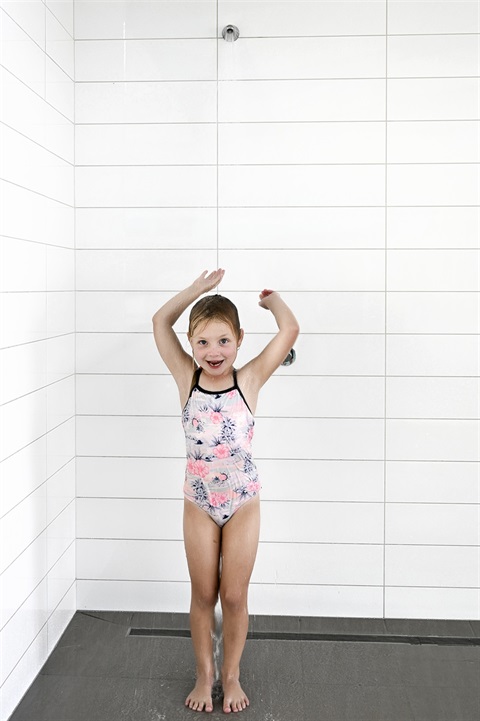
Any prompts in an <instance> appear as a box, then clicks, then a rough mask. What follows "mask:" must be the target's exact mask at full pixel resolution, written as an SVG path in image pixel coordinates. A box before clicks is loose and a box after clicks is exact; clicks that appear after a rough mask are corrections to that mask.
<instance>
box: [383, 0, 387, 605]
mask: <svg viewBox="0 0 480 721" xmlns="http://www.w3.org/2000/svg"><path fill="white" fill-rule="evenodd" d="M384 220H385V258H384V273H385V278H384V283H385V297H384V322H385V325H384V383H383V403H384V419H383V568H382V573H383V593H382V604H383V610H382V613H383V617H384V618H385V616H386V603H387V600H386V573H387V559H386V543H387V540H386V536H387V363H388V355H387V338H388V316H387V309H388V303H387V299H388V283H387V277H388V0H386V2H385V218H384Z"/></svg>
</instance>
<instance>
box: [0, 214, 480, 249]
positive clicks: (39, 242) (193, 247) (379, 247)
mask: <svg viewBox="0 0 480 721" xmlns="http://www.w3.org/2000/svg"><path fill="white" fill-rule="evenodd" d="M382 210H384V208H383V209H382ZM2 237H3V238H11V239H12V240H22V241H23V240H25V241H28V240H29V239H28V238H16V237H14V236H11V235H4V236H2ZM30 242H32V243H37V244H38V245H45V246H47V245H50V246H52V247H55V248H64V249H65V250H71V246H64V245H58V246H57V245H55V244H53V243H44V242H42V241H35V240H32V241H30ZM152 250H153V251H156V252H163V251H165V252H175V253H178V252H182V251H185V252H192V251H204V252H214V251H215V250H216V248H215V247H205V248H200V247H198V246H191V247H188V246H182V247H179V248H175V247H174V246H171V247H169V246H163V247H155V248H154V247H151V246H150V247H147V246H145V247H141V246H138V247H135V248H127V247H125V246H105V247H103V248H102V247H93V246H92V247H88V246H83V247H78V246H77V248H76V251H77V253H78V252H91V251H102V252H105V251H112V252H141V253H144V252H146V251H152ZM272 250H273V251H275V252H276V253H279V252H280V253H281V252H290V253H292V252H299V251H300V252H322V251H325V252H331V251H334V252H337V251H340V252H345V253H348V252H351V251H353V252H355V251H362V252H363V251H366V250H377V251H380V252H383V253H384V252H385V251H386V252H387V253H388V252H389V251H395V252H409V253H410V252H417V251H420V252H433V253H438V252H443V251H452V252H456V251H460V252H473V253H478V252H479V249H478V248H476V247H475V246H464V247H462V246H458V247H457V248H453V247H446V246H445V247H444V246H438V247H429V246H425V247H423V248H422V247H416V248H414V247H410V248H407V247H403V246H398V247H395V246H389V247H385V246H384V245H383V246H381V245H371V246H363V247H362V246H339V247H335V246H323V247H318V246H310V247H309V246H299V247H298V248H297V247H293V246H260V247H259V246H255V247H251V248H248V247H247V248H246V247H243V248H242V247H240V246H239V247H235V246H228V247H221V248H219V251H220V253H238V252H242V253H256V252H271V251H272Z"/></svg>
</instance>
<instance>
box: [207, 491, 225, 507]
mask: <svg viewBox="0 0 480 721" xmlns="http://www.w3.org/2000/svg"><path fill="white" fill-rule="evenodd" d="M225 503H228V495H227V494H226V493H212V494H211V496H210V505H211V506H213V507H214V508H219V507H220V506H223V505H224V504H225Z"/></svg>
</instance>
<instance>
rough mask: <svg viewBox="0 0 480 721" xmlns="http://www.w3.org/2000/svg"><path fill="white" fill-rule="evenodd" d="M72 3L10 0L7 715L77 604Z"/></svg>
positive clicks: (2, 129) (5, 69)
mask: <svg viewBox="0 0 480 721" xmlns="http://www.w3.org/2000/svg"><path fill="white" fill-rule="evenodd" d="M60 6H62V7H61V8H60ZM57 12H58V14H57ZM69 12H70V15H71V14H72V12H73V1H70V2H65V3H58V2H49V3H47V4H46V3H44V2H43V1H42V0H36V1H32V2H28V3H25V2H2V3H1V4H0V31H1V55H0V83H1V87H2V92H1V93H0V99H1V100H0V119H1V125H0V133H1V139H2V140H1V143H2V146H1V152H0V157H1V161H0V178H1V181H0V182H1V189H0V206H1V207H0V218H1V227H0V235H1V238H0V248H1V267H2V270H1V279H0V285H1V288H0V289H1V304H2V333H1V346H0V366H1V392H0V404H1V405H0V413H1V415H2V443H1V449H2V452H1V457H0V473H1V481H0V533H1V547H2V552H1V565H0V571H1V580H0V584H1V587H2V596H1V621H0V635H1V648H2V652H1V667H2V672H1V690H0V707H1V714H0V715H1V719H2V721H4V720H5V719H7V718H8V716H9V715H10V714H11V712H12V711H13V709H14V708H15V706H16V704H17V703H18V701H19V700H20V698H21V696H22V695H23V693H24V691H25V690H26V689H27V688H28V686H29V685H30V683H31V681H32V680H33V678H34V676H35V675H36V674H37V673H38V671H39V670H40V668H41V667H42V665H43V663H44V662H45V660H46V658H47V656H48V654H49V652H50V651H51V650H52V648H53V646H54V644H55V643H56V641H57V640H58V638H59V636H60V635H61V633H62V632H63V630H64V629H65V627H66V625H67V624H68V622H69V620H70V618H71V616H72V614H73V612H74V611H75V608H76V598H75V543H74V541H75V511H74V503H75V387H74V373H75V319H74V314H73V309H74V288H75V274H74V213H73V182H74V167H73V163H74V128H73V105H72V99H73V50H74V48H73V46H74V42H73V28H72V26H71V24H70V26H69V25H68V22H67V23H66V21H67V20H68V17H69ZM65 23H66V24H65Z"/></svg>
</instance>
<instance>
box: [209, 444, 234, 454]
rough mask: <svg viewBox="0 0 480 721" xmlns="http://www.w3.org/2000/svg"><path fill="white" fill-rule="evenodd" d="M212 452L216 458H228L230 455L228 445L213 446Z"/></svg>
mask: <svg viewBox="0 0 480 721" xmlns="http://www.w3.org/2000/svg"><path fill="white" fill-rule="evenodd" d="M213 453H214V454H215V455H216V457H217V458H228V456H229V455H230V449H229V448H228V446H224V445H223V444H221V443H220V444H219V445H218V446H215V448H214V449H213Z"/></svg>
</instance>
